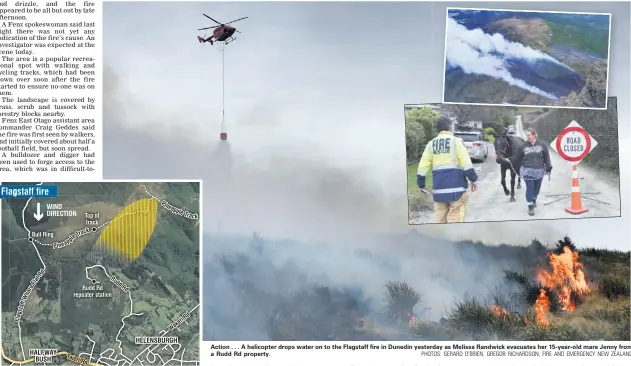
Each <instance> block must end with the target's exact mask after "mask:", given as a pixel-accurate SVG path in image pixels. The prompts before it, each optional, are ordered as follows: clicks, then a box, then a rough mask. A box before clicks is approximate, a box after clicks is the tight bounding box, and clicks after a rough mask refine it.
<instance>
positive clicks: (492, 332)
mask: <svg viewBox="0 0 631 366" xmlns="http://www.w3.org/2000/svg"><path fill="white" fill-rule="evenodd" d="M391 240H392V239H391ZM239 241H248V243H247V244H245V246H243V247H241V248H240V249H238V250H235V251H233V252H231V253H228V252H225V253H224V254H221V252H219V251H217V252H213V253H212V254H211V255H207V257H206V258H205V262H206V264H205V267H204V270H205V273H204V297H205V299H206V301H205V309H204V311H205V313H204V319H205V324H204V340H238V339H240V340H263V339H265V340H285V341H289V340H295V341H307V340H313V341H327V340H496V339H499V340H523V341H540V340H555V341H559V340H564V341H565V340H596V339H598V340H627V341H628V340H629V339H630V336H629V329H630V316H629V314H630V303H629V297H630V292H629V282H630V277H631V275H630V272H629V268H630V255H629V252H617V251H609V250H603V249H577V248H576V246H575V245H574V243H573V242H572V241H571V239H569V238H567V237H566V238H563V239H562V240H559V241H558V242H557V243H555V245H551V246H549V247H548V246H545V245H543V244H542V243H540V242H539V241H537V240H533V241H532V244H531V245H530V246H526V247H524V246H510V245H501V246H485V245H484V244H482V243H474V242H460V243H450V244H445V243H443V242H440V243H439V242H437V241H436V240H429V239H427V238H425V237H422V236H420V235H418V234H416V233H410V234H409V235H408V236H407V237H405V238H399V241H405V242H408V243H409V242H416V243H417V249H418V250H419V251H420V252H424V251H427V257H426V258H424V260H428V261H431V260H432V258H431V256H432V252H434V254H435V253H436V252H435V247H434V246H436V245H453V246H454V248H457V250H456V251H454V253H456V254H455V256H454V257H453V258H434V259H433V260H435V261H438V260H443V261H445V260H449V261H450V262H451V263H444V264H443V265H444V266H447V267H450V268H452V267H453V268H456V267H458V266H479V267H481V268H488V271H489V272H492V273H490V275H491V276H495V277H496V279H497V281H496V282H495V283H487V284H486V285H483V286H482V287H485V288H487V290H486V291H482V292H480V293H467V291H465V292H464V295H463V296H462V297H461V298H459V299H453V298H444V299H441V300H440V301H444V303H445V306H444V309H435V308H434V309H432V306H430V305H429V304H430V303H432V304H436V296H439V295H437V293H440V290H441V289H440V287H445V286H447V287H449V286H452V287H457V284H448V283H447V282H449V281H454V280H456V278H447V277H448V275H445V274H444V273H443V274H438V273H432V271H431V270H427V269H426V268H423V261H419V267H418V269H417V272H418V274H419V276H428V277H431V278H430V279H429V281H428V282H426V283H432V284H434V285H433V286H431V285H427V286H425V287H423V288H415V287H414V286H412V285H410V283H418V281H415V279H414V278H410V280H409V281H406V280H400V279H401V273H403V269H402V267H403V266H405V267H409V263H408V264H406V265H404V264H402V262H398V261H397V259H396V258H395V257H394V256H388V255H381V254H379V255H377V254H375V253H374V252H372V251H368V250H362V251H355V253H354V256H355V257H356V258H349V262H353V263H355V262H356V261H357V260H359V261H364V262H366V264H367V266H366V267H364V269H368V270H369V271H370V267H371V266H372V267H373V271H372V272H380V273H392V274H393V275H392V276H393V279H394V280H392V281H389V280H388V279H383V280H384V281H383V282H378V283H377V282H375V281H378V280H376V278H378V277H380V276H376V275H374V273H368V272H367V273H365V274H363V275H362V273H357V274H356V275H357V276H358V277H366V280H365V281H363V282H362V281H351V280H349V281H346V283H343V282H344V281H342V280H339V277H340V276H339V274H337V275H334V274H331V276H327V275H322V274H319V273H318V272H317V271H316V270H315V268H316V267H317V268H322V266H321V264H319V263H316V262H315V261H317V258H312V261H313V262H311V263H312V264H311V265H310V264H309V263H310V262H309V261H308V260H307V261H303V260H294V259H291V258H292V256H291V254H287V255H285V256H280V257H279V256H277V255H276V254H275V253H276V251H277V249H278V248H284V247H286V246H294V248H295V246H302V245H306V244H304V243H295V242H288V241H286V242H275V241H267V240H264V239H262V238H260V237H259V236H257V235H254V236H253V237H252V238H251V239H249V240H248V239H240V240H239V239H225V238H224V239H221V238H208V239H207V240H206V242H207V243H210V245H213V244H215V245H217V246H221V247H223V246H224V245H227V244H230V243H232V244H233V246H238V245H235V244H236V243H237V242H239ZM315 247H316V248H318V247H320V248H321V250H322V251H326V250H327V248H326V247H325V246H323V245H320V246H318V245H316V246H315ZM290 251H291V250H288V252H290ZM281 252H282V249H281ZM272 253H274V255H270V254H272ZM568 253H569V254H568ZM399 255H400V254H399ZM551 258H556V259H555V260H554V262H556V263H553V260H552V259H551ZM572 258H573V260H574V262H573V264H568V265H563V263H566V264H567V263H568V261H569V262H572ZM333 260H336V259H333V258H332V259H331V261H333ZM559 263H560V264H559ZM356 266H357V264H353V265H352V267H351V266H350V265H349V267H348V271H357V267H356ZM564 267H565V268H564ZM570 267H571V268H570ZM413 272H414V268H406V269H405V273H406V274H407V275H408V276H411V274H412V273H413ZM580 273H583V275H584V276H585V278H586V284H585V286H586V287H583V288H581V287H580V286H579V285H578V283H579V282H580V276H581V275H580ZM336 276H337V277H338V279H333V277H336ZM473 276H477V275H475V274H474V275H473ZM546 276H547V277H546ZM555 276H556V277H555ZM546 278H547V280H545V279H546ZM552 278H556V280H558V281H557V282H558V283H556V282H554V283H553V281H552ZM373 279H374V280H373ZM473 280H474V281H475V280H476V279H473ZM479 280H480V281H484V280H487V281H488V277H486V278H485V279H482V278H480V279H479ZM360 282H361V283H362V284H360ZM463 285H464V286H465V287H466V286H467V285H466V284H463ZM586 288H587V289H586ZM375 289H378V290H377V291H374V290H375ZM542 290H543V292H542ZM377 293H380V295H376V294H377ZM443 293H444V292H443ZM542 293H545V294H546V296H545V299H543V300H545V301H547V307H546V304H544V303H542V296H541V294H542ZM437 314H440V315H437Z"/></svg>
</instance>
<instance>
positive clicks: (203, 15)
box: [202, 14, 223, 25]
mask: <svg viewBox="0 0 631 366" xmlns="http://www.w3.org/2000/svg"><path fill="white" fill-rule="evenodd" d="M202 15H203V16H205V17H206V18H208V19H210V20H212V21H213V22H215V23H217V24H219V25H223V24H221V23H220V22H218V21H216V20H215V19H213V18H211V17H209V16H208V15H206V14H202Z"/></svg>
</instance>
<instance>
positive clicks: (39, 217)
mask: <svg viewBox="0 0 631 366" xmlns="http://www.w3.org/2000/svg"><path fill="white" fill-rule="evenodd" d="M33 216H35V220H37V221H39V220H41V219H42V217H44V214H43V213H42V212H41V207H40V204H39V202H37V212H36V213H34V214H33Z"/></svg>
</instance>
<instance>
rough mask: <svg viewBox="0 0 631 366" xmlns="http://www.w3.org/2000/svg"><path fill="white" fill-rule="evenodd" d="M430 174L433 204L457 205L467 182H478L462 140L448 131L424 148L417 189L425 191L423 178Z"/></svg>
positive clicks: (417, 177)
mask: <svg viewBox="0 0 631 366" xmlns="http://www.w3.org/2000/svg"><path fill="white" fill-rule="evenodd" d="M430 171H431V172H432V194H433V196H434V202H454V201H457V200H458V199H459V198H460V197H461V196H462V195H463V193H464V192H466V191H467V188H468V186H469V183H468V182H467V180H468V181H471V182H475V181H476V180H478V174H477V173H476V172H475V169H473V164H472V163H471V158H470V157H469V152H468V151H467V148H466V147H465V146H464V143H463V142H462V139H461V138H460V137H456V136H454V134H453V133H452V132H449V131H442V132H440V133H439V134H438V136H436V137H435V138H434V139H433V140H431V141H430V142H428V143H427V146H425V151H423V156H422V157H421V161H420V162H419V164H418V172H417V174H416V181H417V184H418V186H419V188H425V177H426V176H427V174H428V173H429V172H430Z"/></svg>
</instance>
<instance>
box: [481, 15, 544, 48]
mask: <svg viewBox="0 0 631 366" xmlns="http://www.w3.org/2000/svg"><path fill="white" fill-rule="evenodd" d="M482 29H483V30H484V32H486V33H489V34H493V33H499V34H501V35H503V36H504V38H506V39H508V40H509V41H511V42H519V43H521V44H525V45H528V46H530V47H532V48H534V49H537V50H541V51H544V52H546V50H547V49H548V46H549V45H550V40H551V39H552V30H551V29H550V27H549V26H548V23H546V22H545V20H543V19H540V18H526V19H516V18H510V19H502V20H498V21H496V22H492V23H489V24H487V25H485V26H484V27H483V28H482Z"/></svg>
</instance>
